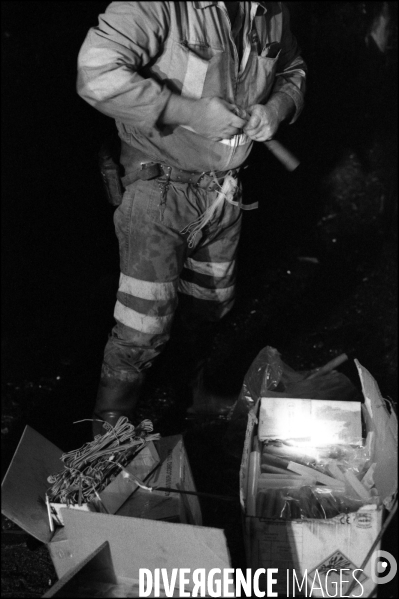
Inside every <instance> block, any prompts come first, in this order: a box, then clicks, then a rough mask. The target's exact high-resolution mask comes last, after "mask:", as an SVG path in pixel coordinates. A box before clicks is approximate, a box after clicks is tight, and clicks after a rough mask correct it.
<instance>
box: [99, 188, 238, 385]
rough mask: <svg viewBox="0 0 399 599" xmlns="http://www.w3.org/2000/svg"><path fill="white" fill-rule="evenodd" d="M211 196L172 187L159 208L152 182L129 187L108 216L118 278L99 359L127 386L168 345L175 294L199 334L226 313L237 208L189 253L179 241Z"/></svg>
mask: <svg viewBox="0 0 399 599" xmlns="http://www.w3.org/2000/svg"><path fill="white" fill-rule="evenodd" d="M239 193H241V192H240V191H239ZM215 194H216V192H215V191H213V192H209V193H207V191H206V190H204V189H199V188H196V187H192V186H191V185H189V184H185V183H174V182H171V183H170V186H169V189H168V190H167V194H166V199H165V200H164V201H161V191H160V188H159V184H158V181H157V180H152V181H136V182H135V183H133V184H132V185H129V186H128V188H127V190H126V192H125V194H124V197H123V201H122V203H121V205H120V206H119V207H118V208H117V210H116V211H115V215H114V222H115V229H116V234H117V237H118V241H119V251H120V268H121V275H120V280H119V289H118V293H117V302H116V305H115V311H114V317H115V320H116V325H115V326H114V328H113V329H112V333H111V335H110V337H109V339H108V342H107V345H106V347H105V352H104V364H103V369H105V370H106V371H107V372H108V374H110V373H111V374H112V375H114V376H115V377H117V378H121V379H127V380H128V379H129V378H130V376H131V377H134V373H136V372H137V371H139V370H142V369H144V368H147V367H149V366H150V365H151V363H152V361H153V359H154V358H155V357H156V356H157V355H158V354H159V353H160V352H161V351H162V349H163V347H164V345H165V343H166V342H167V341H168V339H169V337H170V331H171V326H172V322H173V317H174V313H175V310H176V307H177V303H178V292H179V293H181V294H184V299H185V301H184V307H185V310H186V314H185V319H186V320H187V318H188V319H189V320H192V321H193V323H194V322H196V323H198V325H199V326H200V324H201V322H210V321H217V320H219V319H220V318H222V317H223V316H224V315H225V314H227V312H228V311H229V310H230V309H231V307H232V306H233V303H234V294H235V275H236V266H235V264H236V263H235V258H236V251H237V245H238V241H239V236H240V229H241V210H240V208H239V207H238V206H232V205H231V204H229V203H227V202H225V203H224V204H223V205H222V206H220V208H219V209H218V211H217V212H216V214H215V215H214V217H213V219H212V220H211V221H210V222H209V223H208V225H207V226H206V227H205V228H204V229H203V230H201V231H200V232H199V234H198V235H197V237H196V239H195V244H194V246H193V247H192V248H189V247H188V243H187V234H185V235H183V234H182V233H181V231H182V229H184V227H186V226H187V225H188V224H189V223H191V222H192V221H193V220H195V219H196V218H198V216H199V215H200V214H202V213H203V212H204V210H206V208H207V207H208V206H209V204H210V203H211V202H212V201H214V199H215Z"/></svg>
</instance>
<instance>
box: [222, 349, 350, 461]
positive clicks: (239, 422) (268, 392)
mask: <svg viewBox="0 0 399 599" xmlns="http://www.w3.org/2000/svg"><path fill="white" fill-rule="evenodd" d="M314 374H315V371H303V372H296V371H295V370H293V369H292V368H290V366H288V365H287V364H285V363H284V362H283V361H282V359H281V356H280V353H279V352H278V351H277V349H275V348H273V347H270V346H266V347H264V348H263V349H262V350H261V351H260V352H259V354H258V355H257V356H256V358H255V360H254V361H253V363H252V364H251V366H250V368H249V370H248V372H247V374H246V375H245V377H244V382H243V386H242V389H241V392H240V395H239V397H238V399H237V401H236V402H235V404H234V405H233V407H232V408H231V411H230V414H229V417H228V420H229V426H228V429H227V432H226V435H225V438H224V447H225V451H226V452H227V453H229V454H230V455H233V456H235V457H238V458H241V455H242V450H243V446H244V439H245V431H246V428H247V417H248V412H249V411H250V409H251V408H252V407H253V406H254V405H255V403H256V401H257V400H258V399H259V397H293V398H303V399H331V400H343V401H358V400H360V399H361V395H360V393H359V392H358V390H357V389H356V387H355V386H354V385H353V383H352V382H351V381H350V380H349V379H348V377H347V376H345V375H344V374H342V373H340V372H337V371H335V370H332V371H329V372H327V373H325V374H320V375H319V376H314ZM310 375H312V376H313V377H314V378H309V377H310Z"/></svg>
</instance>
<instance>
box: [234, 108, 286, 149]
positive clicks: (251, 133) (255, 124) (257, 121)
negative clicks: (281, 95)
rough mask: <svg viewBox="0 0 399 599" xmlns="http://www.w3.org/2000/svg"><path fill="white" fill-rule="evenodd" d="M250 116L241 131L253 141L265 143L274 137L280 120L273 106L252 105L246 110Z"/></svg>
mask: <svg viewBox="0 0 399 599" xmlns="http://www.w3.org/2000/svg"><path fill="white" fill-rule="evenodd" d="M247 112H248V113H249V115H250V118H249V121H248V123H247V124H246V125H245V127H244V129H243V131H244V133H246V134H247V135H248V137H249V138H250V139H252V140H254V141H267V140H268V139H272V138H273V136H274V135H275V133H276V131H277V129H278V127H279V124H280V119H279V115H278V110H277V108H276V107H275V106H273V104H266V106H264V105H263V104H254V105H253V106H250V107H249V108H247Z"/></svg>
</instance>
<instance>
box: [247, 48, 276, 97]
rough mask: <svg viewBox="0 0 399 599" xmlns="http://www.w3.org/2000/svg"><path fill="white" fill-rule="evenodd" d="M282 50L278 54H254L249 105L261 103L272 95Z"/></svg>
mask: <svg viewBox="0 0 399 599" xmlns="http://www.w3.org/2000/svg"><path fill="white" fill-rule="evenodd" d="M280 53H281V50H280V51H279V52H278V54H277V56H275V57H274V58H270V57H268V56H256V57H255V56H254V57H253V63H252V69H251V75H250V77H251V85H250V86H249V96H250V98H249V105H251V104H261V103H262V102H265V100H267V98H268V97H269V95H270V92H271V89H272V87H273V85H274V82H275V78H276V69H277V62H278V59H279V56H280Z"/></svg>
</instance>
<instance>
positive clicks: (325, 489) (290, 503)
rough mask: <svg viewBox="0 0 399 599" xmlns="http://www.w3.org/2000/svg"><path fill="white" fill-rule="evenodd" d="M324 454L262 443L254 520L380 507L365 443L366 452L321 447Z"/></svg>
mask: <svg viewBox="0 0 399 599" xmlns="http://www.w3.org/2000/svg"><path fill="white" fill-rule="evenodd" d="M322 454H323V458H322V459H316V458H314V457H313V456H312V455H307V454H305V453H303V452H302V451H301V449H300V448H298V447H293V446H291V445H290V444H288V443H285V442H282V441H273V442H270V441H269V442H267V443H265V444H264V445H263V450H262V455H261V463H260V474H259V477H258V481H257V495H256V507H255V513H256V516H258V517H262V518H281V519H291V520H292V519H293V520H295V519H300V518H333V517H334V516H337V515H338V514H342V513H349V512H354V511H357V510H358V509H359V507H361V506H362V505H364V504H365V503H378V496H377V497H376V495H377V492H376V490H375V488H374V487H373V485H374V481H373V476H372V474H373V470H374V467H375V464H372V465H371V466H370V462H369V457H370V452H369V447H367V443H366V448H365V447H344V446H334V447H330V448H324V450H323V452H322ZM337 458H338V459H337ZM354 464H355V466H353V465H354ZM355 472H356V474H357V476H356V474H355ZM360 478H361V481H360V480H359V479H360Z"/></svg>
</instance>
